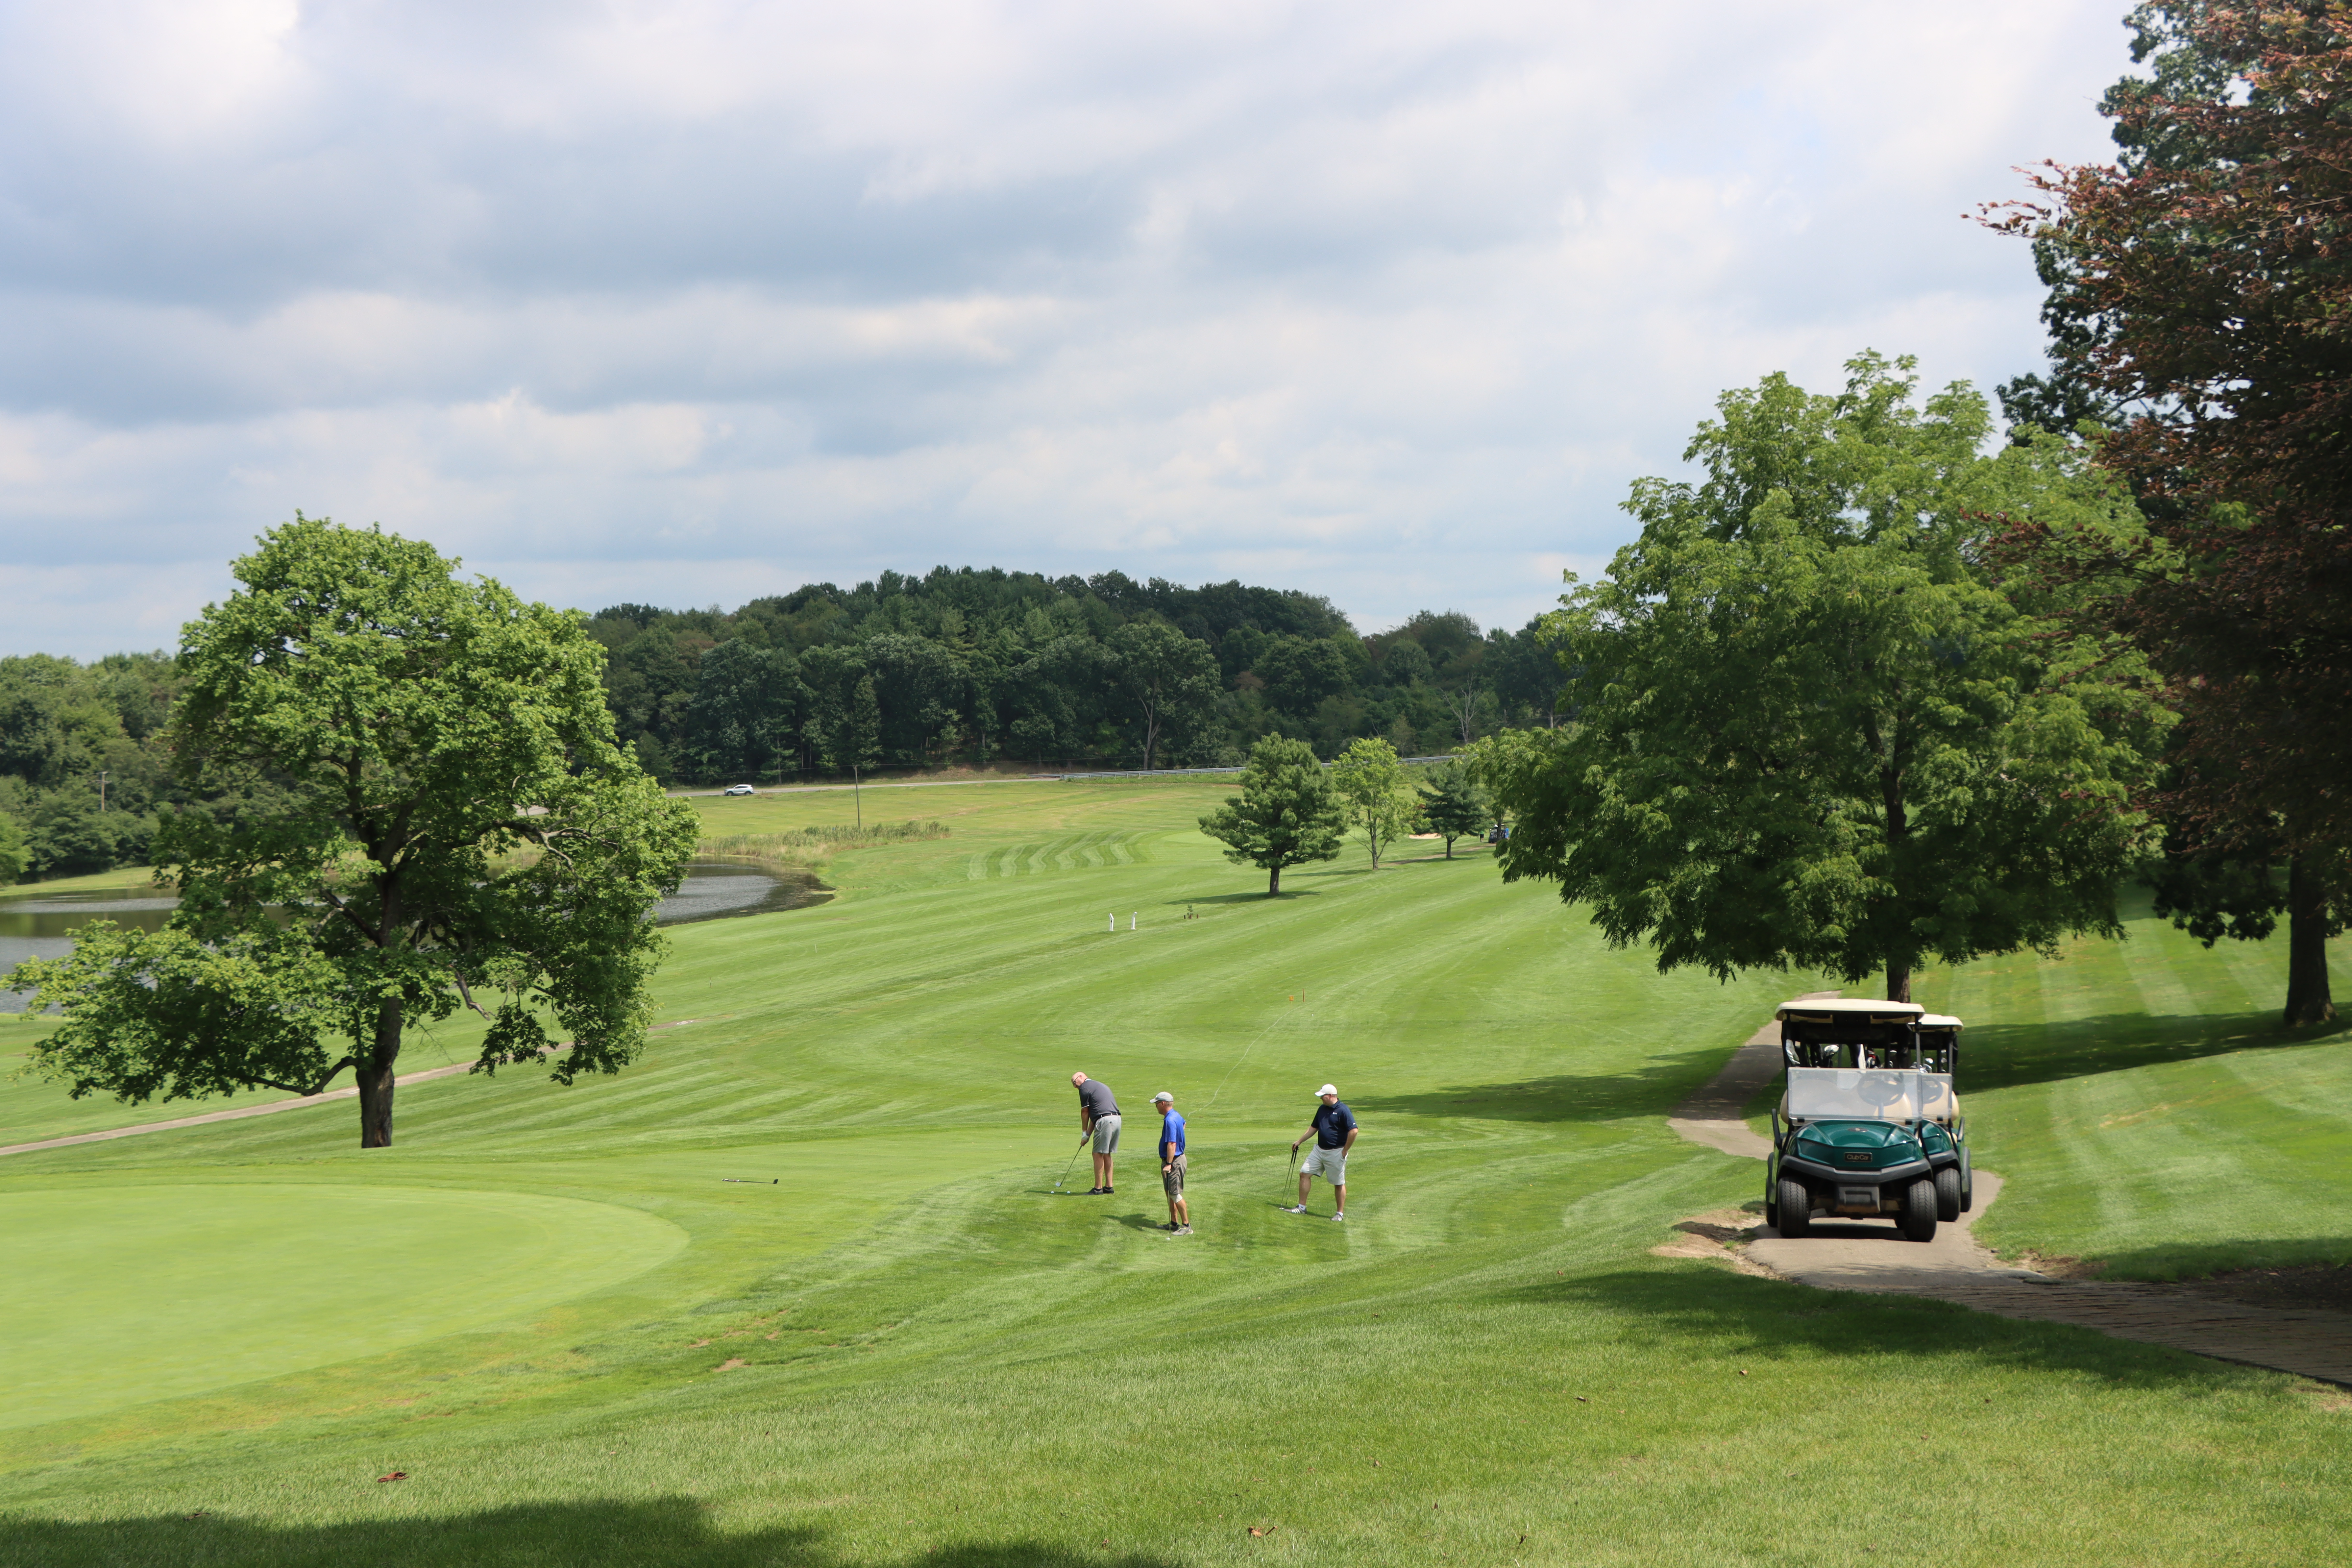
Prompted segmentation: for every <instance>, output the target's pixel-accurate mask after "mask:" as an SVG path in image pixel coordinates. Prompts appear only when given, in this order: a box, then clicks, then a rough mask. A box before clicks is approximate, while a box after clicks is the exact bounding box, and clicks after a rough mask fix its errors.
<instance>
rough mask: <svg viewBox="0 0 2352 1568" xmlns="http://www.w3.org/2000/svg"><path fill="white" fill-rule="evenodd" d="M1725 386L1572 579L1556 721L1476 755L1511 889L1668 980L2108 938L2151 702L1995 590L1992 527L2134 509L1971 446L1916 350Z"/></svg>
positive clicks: (1957, 391) (2066, 470)
mask: <svg viewBox="0 0 2352 1568" xmlns="http://www.w3.org/2000/svg"><path fill="white" fill-rule="evenodd" d="M1850 370H1851V379H1850V381H1849V383H1848V384H1847V386H1846V388H1845V390H1844V391H1843V393H1840V394H1838V395H1832V396H1816V395H1809V394H1807V393H1805V392H1804V391H1802V390H1801V389H1800V388H1798V387H1796V386H1795V385H1793V384H1790V382H1789V381H1788V380H1787V379H1786V378H1785V377H1781V376H1777V375H1776V376H1771V377H1768V378H1767V379H1766V380H1765V381H1764V382H1763V383H1762V384H1759V385H1758V386H1756V387H1754V388H1752V389H1748V390H1744V391H1736V392H1732V393H1729V394H1727V395H1725V396H1724V397H1723V398H1722V400H1721V401H1720V403H1719V404H1718V409H1719V412H1720V416H1719V418H1718V419H1717V420H1716V421H1713V422H1710V423H1708V424H1706V425H1703V426H1701V427H1700V429H1699V432H1698V435H1697V437H1696V439H1695V440H1694V441H1693V442H1692V443H1691V446H1690V447H1689V449H1688V451H1687V452H1686V453H1685V460H1686V461H1689V462H1692V463H1695V464H1696V465H1698V466H1699V467H1700V468H1702V469H1703V470H1704V475H1705V477H1704V478H1703V479H1700V480H1699V481H1698V482H1696V483H1686V482H1680V481H1669V480H1665V479H1644V480H1642V481H1640V482H1639V483H1637V484H1636V485H1635V487H1634V489H1633V497H1632V499H1631V500H1630V501H1629V502H1628V503H1627V510H1629V511H1631V512H1632V513H1633V515H1634V516H1635V517H1636V518H1638V519H1639V520H1640V521H1641V523H1642V533H1641V537H1640V539H1639V540H1638V541H1637V542H1634V543H1633V544H1631V545H1628V546H1627V547H1625V548H1624V549H1623V550H1622V551H1620V552H1618V554H1617V556H1616V559H1615V560H1614V562H1613V563H1612V565H1611V567H1610V571H1609V575H1608V577H1607V578H1606V579H1605V580H1604V581H1602V582H1600V583H1596V584H1591V585H1590V586H1583V587H1578V588H1576V589H1575V590H1574V591H1573V592H1571V593H1570V595H1567V596H1566V598H1565V599H1564V601H1563V603H1564V605H1565V606H1566V607H1565V608H1564V609H1563V610H1561V611H1559V612H1557V613H1556V615H1555V616H1554V618H1553V624H1552V625H1551V626H1550V627H1549V628H1548V629H1549V634H1550V635H1552V636H1553V637H1556V638H1557V639H1558V642H1559V650H1560V661H1561V666H1562V668H1563V670H1564V672H1565V685H1564V689H1563V694H1562V701H1561V708H1562V710H1563V711H1564V712H1567V713H1570V714H1571V715H1573V720H1572V721H1571V722H1570V723H1569V724H1567V725H1566V726H1565V727H1563V728H1561V729H1559V730H1556V731H1518V732H1515V733H1514V734H1512V735H1511V736H1509V737H1508V738H1507V739H1503V740H1498V741H1493V742H1486V743H1485V747H1484V750H1483V752H1481V754H1480V759H1479V760H1480V765H1481V769H1482V773H1483V775H1484V776H1485V778H1486V780H1487V781H1488V782H1489V783H1490V784H1492V786H1493V787H1494V788H1495V790H1496V795H1498V797H1499V803H1500V804H1501V805H1504V806H1505V807H1506V808H1507V809H1508V810H1510V811H1511V812H1512V813H1513V814H1515V815H1516V816H1517V826H1516V827H1515V829H1514V831H1513V834H1512V836H1511V837H1510V839H1509V841H1508V842H1507V844H1505V845H1504V847H1503V848H1502V851H1501V856H1500V858H1501V860H1502V865H1503V869H1504V874H1505V876H1507V877H1509V878H1514V879H1516V878H1520V877H1539V878H1549V879H1556V880H1558V881H1559V883H1560V891H1561V896H1562V897H1563V898H1564V899H1567V900H1570V901H1575V902H1581V903H1585V904H1587V905H1589V907H1590V908H1591V912H1592V919H1593V921H1594V922H1595V923H1596V924H1598V925H1600V926H1601V929H1602V931H1604V932H1605V933H1606V934H1607V935H1608V937H1609V939H1610V940H1611V941H1612V942H1615V943H1618V944H1621V945H1630V944H1633V943H1636V942H1648V943H1649V944H1650V945H1652V946H1653V947H1654V950H1655V952H1656V954H1657V961H1658V964H1659V967H1660V968H1662V969H1667V968H1673V967H1675V966H1676V965H1679V964H1697V965H1699V966H1701V967H1704V968H1706V969H1707V970H1709V971H1710V972H1712V973H1716V974H1717V975H1719V976H1724V977H1728V976H1729V975H1731V974H1733V973H1737V972H1738V971H1741V970H1747V969H1788V968H1796V969H1799V970H1812V971H1828V972H1830V973H1834V974H1837V975H1839V976H1841V977H1843V979H1845V980H1846V981H1848V982H1849V983H1852V982H1855V981H1859V980H1861V979H1863V978H1864V976H1866V975H1869V974H1872V973H1878V972H1883V973H1885V981H1886V990H1887V994H1888V995H1889V996H1890V997H1892V998H1895V999H1906V998H1907V995H1908V993H1909V991H1910V983H1911V974H1912V972H1913V971H1914V970H1915V969H1916V968H1917V967H1918V966H1919V965H1920V964H1921V963H1926V962H1927V961H1930V960H1935V961H1940V962H1943V963H1960V962H1963V961H1965V960H1967V959H1969V958H1971V957H1974V956H1977V955H1979V954H1983V953H1989V952H2009V951H2012V950H2015V949H2019V948H2033V949H2036V950H2038V951H2042V952H2048V951H2050V950H2051V949H2052V948H2053V945H2054V944H2055V943H2056V942H2058V941H2059V940H2060V939H2061V938H2062V937H2063V936H2065V935H2066V934H2068V933H2070V932H2079V931H2102V932H2112V931H2116V930H2117V929H2118V925H2117V921H2116V910H2115V898H2114V888H2115V885H2116V879H2117V878H2118V876H2119V875H2120V874H2121V872H2122V871H2123V870H2124V869H2125V868H2126V864H2127V862H2128V860H2129V858H2130V857H2131V856H2132V855H2133V853H2134V852H2135V850H2136V848H2137V842H2138V839H2139V837H2140V833H2141V827H2142V824H2141V820H2140V818H2139V817H2138V816H2137V815H2136V814H2135V812H2134V810H2133V808H2132V804H2131V803H2132V798H2133V795H2134V792H2135V791H2136V789H2137V787H2138V786H2139V785H2140V784H2142V783H2143V781H2144V779H2145V776H2146V773H2147V761H2146V759H2147V757H2148V755H2149V754H2150V753H2151V752H2152V751H2153V750H2154V748H2155V746H2156V745H2157V744H2158V742H2159V741H2160V737H2161V733H2162V730H2163V727H2164V724H2165V722H2166V715H2165V714H2164V712H2163V710H2160V709H2159V708H2158V707H2157V706H2156V705H2155V703H2154V700H2153V698H2152V695H2151V692H2150V689H2149V686H2150V683H2149V682H2148V681H2147V679H2145V678H2143V677H2141V676H2139V675H2138V674H2137V672H2136V670H2135V668H2134V666H2133V662H2132V659H2131V657H2130V656H2129V654H2128V652H2127V651H2119V650H2118V649H2117V648H2116V647H2114V646H2112V645H2111V644H2108V643H2102V642H2098V641H2096V640H2094V639H2088V638H2085V637H2079V636H2074V635H2069V634H2067V633H2066V632H2065V631H2064V630H2063V627H2059V626H2053V625H2052V624H2051V623H2049V622H2047V621H2045V620H2043V619H2041V618H2038V617H2037V616H2035V615H2033V614H2032V613H2030V611H2031V610H2032V607H2033V606H2032V605H2021V604H2019V603H2016V602H2014V601H2012V600H2011V598H2010V597H2007V596H2005V595H2003V593H2002V592H2001V591H2000V587H1999V586H1998V585H1997V584H1995V583H1993V582H1992V581H1990V580H1989V578H1988V575H1987V574H1986V572H1985V570H1984V569H1983V568H1982V567H1981V565H1980V564H1979V561H1978V559H1977V554H1976V551H1977V546H1978V545H1979V542H1980V541H1981V538H1982V536H1983V534H1984V533H1985V532H1986V531H1987V530H1988V529H1989V527H1990V524H1989V523H1988V522H1987V521H1985V520H1986V519H1987V517H1988V516H1990V515H1991V514H1996V513H2006V514H2008V515H2010V516H2011V517H2051V518H2056V517H2061V516H2063V518H2064V519H2065V520H2066V521H2068V523H2069V525H2070V526H2083V527H2091V526H2097V525H2099V523H2100V522H2101V521H2102V520H2106V521H2109V522H2112V523H2114V524H2115V525H2116V526H2119V527H2120V526H2126V525H2128V524H2129V523H2130V521H2132V520H2131V515H2130V502H2129V500H2128V499H2127V498H2126V496H2124V495H2123V494H2122V492H2121V490H2120V488H2119V487H2118V486H2116V484H2114V482H2113V481H2112V480H2108V479H2105V478H2104V477H2102V476H2098V475H2095V474H2093V473H2090V472H2087V471H2086V470H2085V469H2084V467H2083V464H2082V462H2081V459H2080V457H2079V455H2078V454H2075V453H2074V452H2071V451H2069V450H2068V449H2067V448H2065V447H2063V445H2062V444H2060V443H2058V442H2056V441H2054V440H2048V439H2045V440H2042V441H2040V442H2037V443H2034V444H2032V445H2028V446H2023V447H2009V448H2006V449H2004V450H2002V451H2000V453H1999V454H1998V455H1997V456H1994V457H1990V458H1988V457H1986V456H1984V455H1983V451H1984V448H1985V447H1986V444H1987V440H1988V437H1989V436H1990V420H1989V416H1988V414H1987V410H1986V407H1985V404H1984V401H1983V399H1981V398H1980V397H1979V396H1978V395H1976V394H1975V393H1973V392H1972V391H1969V389H1967V388H1965V387H1954V388H1951V389H1949V390H1948V391H1946V392H1944V393H1942V394H1939V395H1936V396H1934V397H1931V398H1929V399H1927V402H1926V403H1925V405H1924V406H1923V405H1920V404H1918V403H1917V402H1916V400H1915V398H1914V395H1913V381H1912V378H1911V375H1910V374H1909V363H1908V362H1907V361H1906V362H1898V363H1891V364H1890V363H1887V362H1885V361H1883V360H1881V359H1878V358H1877V357H1875V356H1864V357H1863V358H1861V359H1858V360H1856V361H1855V362H1853V364H1852V366H1850Z"/></svg>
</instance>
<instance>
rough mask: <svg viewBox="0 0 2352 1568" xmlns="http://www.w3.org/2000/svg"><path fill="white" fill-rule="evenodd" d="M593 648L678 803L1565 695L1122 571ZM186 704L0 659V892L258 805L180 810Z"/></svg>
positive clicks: (1439, 742)
mask: <svg viewBox="0 0 2352 1568" xmlns="http://www.w3.org/2000/svg"><path fill="white" fill-rule="evenodd" d="M589 631H590V633H591V635H593V637H595V638H596V640H597V641H598V642H600V643H601V644H603V645H604V648H605V650H606V655H607V658H606V663H605V669H604V687H605V694H606V700H607V702H608V703H609V705H610V706H611V709H612V711H613V716H614V722H615V724H616V726H617V727H618V730H619V733H620V736H621V739H622V740H623V741H624V742H626V743H628V744H630V745H632V746H634V747H635V750H636V753H637V756H638V758H639V759H640V760H641V761H642V762H643V763H645V765H646V768H647V769H648V770H649V771H650V772H652V773H654V774H655V776H656V777H657V778H660V779H662V780H663V781H664V782H666V783H679V784H705V783H717V782H721V781H731V780H738V779H740V780H746V781H767V782H771V783H774V782H782V781H788V780H791V779H793V778H798V777H811V776H831V775H835V774H841V773H848V772H849V771H850V770H851V769H852V768H853V767H856V768H872V767H883V768H914V767H926V766H940V765H947V764H955V763H973V764H985V763H992V762H995V761H998V760H1000V759H1003V760H1010V761H1014V762H1022V763H1033V764H1036V765H1039V766H1045V767H1061V766H1076V767H1103V768H1136V767H1145V766H1151V767H1169V766H1174V765H1186V764H1189V765H1218V764H1229V763H1238V762H1240V761H1241V760H1242V759H1243V757H1244V756H1245V755H1246V754H1247V752H1248V750H1249V748H1250V746H1251V745H1252V744H1253V743H1254V742H1255V741H1257V740H1258V739H1259V738H1260V737H1262V736H1264V735H1266V734H1268V733H1272V732H1274V731H1280V732H1282V733H1283V734H1285V735H1288V736H1292V737H1295V738H1298V739H1302V740H1304V741H1306V742H1307V743H1308V744H1309V745H1311V746H1312V747H1313V748H1314V749H1315V751H1316V752H1317V753H1318V755H1320V756H1323V757H1325V758H1329V757H1333V756H1336V755H1337V754H1338V753H1339V752H1341V751H1343V750H1344V749H1345V748H1346V747H1347V745H1348V743H1349V742H1350V741H1352V740H1355V739H1358V738H1360V737H1378V738H1381V739H1383V740H1386V741H1388V742H1390V743H1391V745H1393V746H1394V747H1395V748H1396V750H1397V752H1399V753H1400V754H1401V755H1405V756H1411V755H1414V754H1417V753H1427V752H1444V751H1450V750H1452V749H1454V748H1455V747H1457V746H1459V745H1461V744H1463V743H1464V742H1468V741H1471V740H1475V739H1476V738H1477V737H1478V736H1480V735H1482V734H1486V733H1488V732H1491V731H1494V730H1496V729H1497V728H1500V727H1504V726H1538V727H1540V726H1549V724H1550V723H1551V722H1552V721H1553V717H1554V715H1553V712H1552V709H1551V703H1552V700H1553V696H1554V693H1555V691H1556V689H1557V688H1558V684H1559V678H1558V675H1557V673H1556V671H1555V669H1554V666H1553V663H1552V660H1551V658H1550V656H1549V654H1548V653H1547V652H1546V651H1545V650H1544V649H1543V648H1542V647H1540V646H1538V643H1537V641H1536V637H1535V631H1534V623H1533V622H1530V623H1529V624H1528V626H1526V627H1523V628H1521V629H1520V630H1518V631H1516V632H1506V631H1502V630H1499V629H1497V630H1495V631H1482V630H1481V629H1480V628H1479V626H1478V625H1477V623H1476V622H1475V621H1473V620H1472V619H1471V618H1470V617H1469V616H1464V615H1460V614H1456V613H1453V612H1443V613H1441V612H1434V611H1424V612H1423V613H1422V614H1420V615H1416V616H1413V617H1412V619H1411V620H1408V621H1406V622H1405V623H1404V624H1403V625H1402V626H1397V627H1394V628H1393V629H1391V630H1389V631H1384V632H1380V633H1376V634H1374V635H1372V636H1370V637H1360V636H1359V635H1358V634H1357V632H1356V630H1355V628H1354V627H1353V626H1350V625H1349V622H1348V618H1347V616H1343V615H1341V614H1340V613H1339V610H1338V609H1336V608H1334V607H1333V605H1331V603H1330V601H1329V600H1328V599H1325V598H1321V597H1318V596H1317V595H1311V594H1305V593H1300V592H1297V591H1296V590H1286V589H1276V588H1263V587H1251V586H1248V585H1245V584H1241V583H1238V582H1234V583H1216V584H1206V585H1204V586H1202V587H1198V588H1185V587H1179V586H1177V585H1176V584H1171V583H1168V582H1164V581H1162V580H1160V579H1159V578H1152V579H1150V581H1148V582H1142V583H1138V582H1136V581H1134V580H1133V579H1131V578H1129V577H1128V576H1127V575H1126V574H1123V573H1118V572H1107V573H1104V574H1101V575H1099V576H1095V577H1087V578H1080V577H1058V578H1048V577H1044V576H1040V575H1038V574H1034V573H1026V572H1004V571H1000V570H997V569H995V568H990V569H987V570H984V571H983V570H978V569H975V568H972V567H962V568H957V569H950V568H948V567H940V568H938V569H936V570H934V571H932V572H931V573H929V574H927V575H925V576H921V577H909V576H902V575H900V574H898V573H895V572H886V573H884V574H881V575H880V576H879V577H877V578H876V579H875V580H874V581H872V582H869V583H861V584H858V585H857V586H856V587H855V588H850V589H843V588H839V587H836V586H835V585H834V584H830V583H820V584H811V585H809V586H807V587H803V588H801V589H799V590H797V591H795V592H793V593H792V594H788V595H781V596H777V597H771V598H763V599H755V600H753V601H751V603H750V604H748V605H743V606H742V607H741V608H740V609H738V610H735V611H734V612H733V613H731V614H729V613H725V612H722V611H720V610H719V609H718V608H716V607H713V608H711V609H709V610H667V609H658V608H655V607H653V606H650V605H615V606H614V607H612V608H610V609H606V610H603V611H600V612H599V613H598V614H597V615H595V616H593V618H592V619H591V620H590V622H589ZM180 686H181V677H180V675H179V673H178V671H177V670H176V668H175V667H174V665H173V659H172V658H171V656H170V655H168V654H164V653H144V654H114V655H110V656H108V657H107V658H101V659H99V660H96V661H95V662H93V663H89V664H81V663H78V662H76V661H75V660H73V659H70V658H57V657H54V656H51V655H47V654H32V655H27V656H25V657H21V658H0V881H10V880H16V879H18V878H20V877H21V878H24V879H40V878H49V877H65V876H76V875H80V874H82V873H85V872H90V871H100V870H105V869H107V868H110V867H113V866H121V865H137V864H142V863H143V862H144V861H145V860H146V858H147V856H148V847H149V844H150V842H151V841H152V838H153V837H154V833H155V826H156V823H157V821H158V819H159V816H160V814H161V813H163V812H164V811H167V810H194V811H199V812H202V813H205V814H206V815H208V816H214V817H215V818H221V819H232V818H234V817H235V816H236V814H237V813H238V812H240V811H241V810H244V809H246V807H247V805H249V804H251V802H252V801H253V800H254V799H255V798H257V797H256V795H255V792H260V793H262V794H267V793H268V791H269V790H270V789H271V787H272V786H271V785H270V784H268V782H267V781H266V780H264V781H261V782H258V783H257V784H253V785H252V786H250V788H249V789H248V790H247V793H246V794H244V795H236V796H226V795H211V796H205V797H203V798H198V797H195V796H192V795H189V794H188V793H187V792H186V791H185V790H184V789H183V788H182V787H181V786H180V785H179V784H177V783H175V782H174V780H173V775H172V769H171V765H170V764H171V759H170V756H169V753H168V752H167V751H166V749H165V743H164V738H163V727H164V724H165V721H167V720H168V719H169V718H170V716H171V712H172V705H173V700H175V698H176V696H177V693H178V691H179V689H180Z"/></svg>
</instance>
